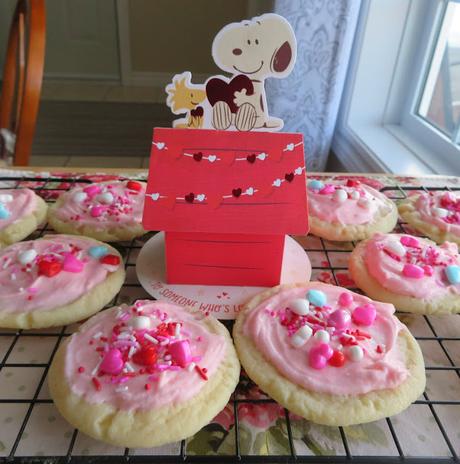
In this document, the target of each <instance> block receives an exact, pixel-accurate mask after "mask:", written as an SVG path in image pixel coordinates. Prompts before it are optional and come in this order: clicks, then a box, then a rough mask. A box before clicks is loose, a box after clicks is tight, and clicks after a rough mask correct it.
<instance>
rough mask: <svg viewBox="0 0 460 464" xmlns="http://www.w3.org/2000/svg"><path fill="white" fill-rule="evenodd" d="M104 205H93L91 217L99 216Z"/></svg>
mask: <svg viewBox="0 0 460 464" xmlns="http://www.w3.org/2000/svg"><path fill="white" fill-rule="evenodd" d="M104 209H105V207H104V206H93V207H92V208H91V211H90V214H91V216H92V217H99V216H100V215H101V214H102V213H103V212H104Z"/></svg>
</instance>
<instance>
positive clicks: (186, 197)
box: [185, 192, 195, 203]
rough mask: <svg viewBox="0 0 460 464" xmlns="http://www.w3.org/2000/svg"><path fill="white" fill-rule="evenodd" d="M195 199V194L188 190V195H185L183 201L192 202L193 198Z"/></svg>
mask: <svg viewBox="0 0 460 464" xmlns="http://www.w3.org/2000/svg"><path fill="white" fill-rule="evenodd" d="M194 199H195V194H194V193H192V192H190V193H189V194H188V195H185V201H186V202H187V203H193V200H194Z"/></svg>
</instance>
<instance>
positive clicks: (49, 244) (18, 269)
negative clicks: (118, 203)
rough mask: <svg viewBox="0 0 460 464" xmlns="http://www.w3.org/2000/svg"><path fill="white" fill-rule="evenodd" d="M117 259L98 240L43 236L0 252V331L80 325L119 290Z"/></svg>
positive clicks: (121, 276)
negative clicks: (80, 322) (3, 329)
mask: <svg viewBox="0 0 460 464" xmlns="http://www.w3.org/2000/svg"><path fill="white" fill-rule="evenodd" d="M124 277H125V271H124V267H123V263H122V261H121V256H120V254H119V253H118V252H117V251H116V250H115V249H114V248H112V247H110V246H108V245H105V244H104V243H101V242H98V241H96V240H93V239H90V238H86V237H77V236H75V235H73V236H72V235H47V236H45V237H44V238H41V239H38V240H32V241H29V242H19V243H15V244H14V245H10V246H9V247H7V248H4V249H3V250H1V251H0V327H9V328H21V329H32V328H34V329H36V328H42V327H52V326H57V325H64V324H69V323H72V322H76V321H80V320H82V319H85V318H87V317H88V316H91V315H93V314H94V313H95V312H97V311H99V310H100V309H102V308H103V307H104V306H105V305H106V304H107V303H109V302H110V300H111V299H112V298H113V297H114V296H115V295H116V294H117V293H118V291H119V290H120V288H121V286H122V285H123V281H124Z"/></svg>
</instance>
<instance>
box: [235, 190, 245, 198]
mask: <svg viewBox="0 0 460 464" xmlns="http://www.w3.org/2000/svg"><path fill="white" fill-rule="evenodd" d="M242 193H243V191H242V190H241V189H240V188H237V189H233V190H232V195H233V196H234V197H235V198H238V197H239V196H240V195H241V194H242Z"/></svg>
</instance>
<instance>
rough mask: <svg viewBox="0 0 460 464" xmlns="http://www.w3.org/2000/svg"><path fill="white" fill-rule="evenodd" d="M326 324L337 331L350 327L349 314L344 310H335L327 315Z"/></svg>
mask: <svg viewBox="0 0 460 464" xmlns="http://www.w3.org/2000/svg"><path fill="white" fill-rule="evenodd" d="M327 322H328V324H329V325H332V326H334V327H336V328H337V329H344V328H345V327H348V326H349V325H350V322H351V316H350V313H349V312H348V311H345V310H344V309H336V310H335V311H334V312H333V313H331V314H330V315H329V317H328V319H327Z"/></svg>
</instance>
